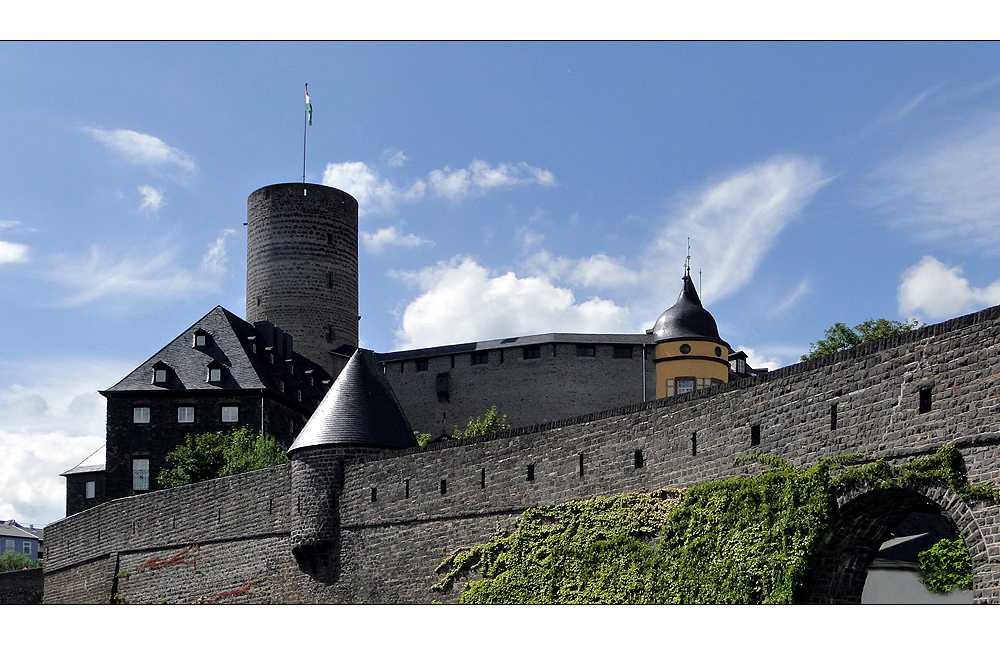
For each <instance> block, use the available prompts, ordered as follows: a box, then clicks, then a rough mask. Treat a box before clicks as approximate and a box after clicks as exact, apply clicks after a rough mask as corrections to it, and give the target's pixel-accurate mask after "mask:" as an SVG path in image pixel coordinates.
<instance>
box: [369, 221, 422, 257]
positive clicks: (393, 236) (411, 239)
mask: <svg viewBox="0 0 1000 645" xmlns="http://www.w3.org/2000/svg"><path fill="white" fill-rule="evenodd" d="M361 242H362V243H363V244H364V245H365V249H367V250H368V252H369V253H374V254H376V255H377V254H379V253H381V252H382V251H384V250H385V247H387V246H401V247H403V248H413V247H415V246H420V245H424V244H425V245H429V246H434V241H433V240H428V239H426V238H422V237H417V236H416V235H414V234H413V233H407V234H406V235H403V234H402V233H401V232H400V231H399V230H397V229H396V227H395V226H390V227H389V228H380V229H379V230H377V231H375V232H374V233H367V232H365V231H361Z"/></svg>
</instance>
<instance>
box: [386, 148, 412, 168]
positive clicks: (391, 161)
mask: <svg viewBox="0 0 1000 645" xmlns="http://www.w3.org/2000/svg"><path fill="white" fill-rule="evenodd" d="M382 161H383V163H385V165H387V166H389V167H390V168H399V167H400V166H403V165H404V164H406V162H407V161H409V159H407V157H406V155H404V154H403V151H402V150H396V149H395V148H387V149H385V150H383V151H382Z"/></svg>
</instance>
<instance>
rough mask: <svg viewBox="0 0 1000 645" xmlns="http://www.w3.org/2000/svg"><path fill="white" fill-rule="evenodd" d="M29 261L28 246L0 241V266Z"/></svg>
mask: <svg viewBox="0 0 1000 645" xmlns="http://www.w3.org/2000/svg"><path fill="white" fill-rule="evenodd" d="M27 261H28V246H27V245H25V244H18V243H17V242H6V241H4V240H0V264H10V263H14V262H27Z"/></svg>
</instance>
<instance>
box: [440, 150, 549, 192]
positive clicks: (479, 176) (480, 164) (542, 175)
mask: <svg viewBox="0 0 1000 645" xmlns="http://www.w3.org/2000/svg"><path fill="white" fill-rule="evenodd" d="M427 183H428V184H429V185H430V187H431V190H432V191H434V193H435V194H436V195H438V196H441V197H446V198H447V199H450V200H452V201H456V202H457V201H461V200H463V199H465V198H466V197H469V196H470V195H473V194H482V193H483V192H485V191H486V190H489V189H495V188H509V187H513V186H526V185H528V184H538V185H539V186H555V185H556V178H555V175H553V174H552V173H551V172H549V171H548V170H543V169H541V168H535V167H534V166H529V165H528V164H527V163H525V162H523V161H522V162H520V163H517V164H507V163H501V164H498V165H496V166H491V165H490V164H488V163H487V162H485V161H481V160H479V159H476V160H474V161H473V162H472V163H471V164H469V167H468V168H460V169H458V170H452V169H450V168H448V167H447V166H445V168H444V170H432V171H431V172H430V174H429V175H428V177H427Z"/></svg>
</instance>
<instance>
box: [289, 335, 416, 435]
mask: <svg viewBox="0 0 1000 645" xmlns="http://www.w3.org/2000/svg"><path fill="white" fill-rule="evenodd" d="M327 445H352V446H375V447H381V448H410V447H412V446H416V445H417V441H416V439H415V438H414V436H413V429H412V428H411V427H410V424H409V422H407V420H406V417H405V416H404V415H403V411H402V410H401V409H400V407H399V402H398V401H397V400H396V395H395V394H393V392H392V386H391V385H389V381H388V379H386V378H385V374H383V373H382V370H381V369H380V368H379V366H378V364H377V363H376V362H375V359H374V356H373V354H372V352H371V351H369V350H365V349H359V350H358V351H356V352H355V353H354V356H352V357H351V359H350V360H349V361H347V365H346V366H345V367H344V369H343V371H341V372H340V376H338V377H337V380H336V381H334V383H333V386H332V387H331V388H330V391H329V392H327V394H326V396H325V397H324V398H323V400H322V401H321V402H320V404H319V407H317V408H316V412H314V413H313V415H312V417H311V418H310V419H309V421H308V422H307V423H306V425H305V427H304V428H302V432H300V433H299V436H298V437H297V438H296V439H295V442H294V443H292V447H291V448H289V449H288V452H289V454H291V453H293V452H295V451H297V450H301V449H303V448H311V447H315V446H327Z"/></svg>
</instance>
